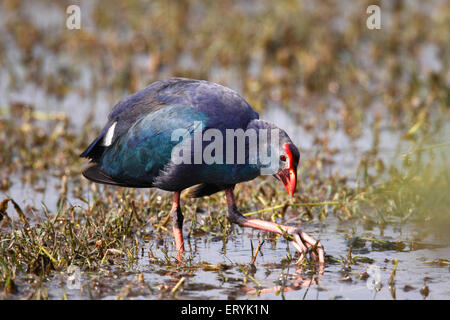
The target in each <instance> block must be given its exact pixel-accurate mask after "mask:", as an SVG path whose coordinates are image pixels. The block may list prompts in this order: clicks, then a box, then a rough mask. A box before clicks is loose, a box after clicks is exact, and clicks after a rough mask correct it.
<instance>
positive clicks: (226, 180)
mask: <svg viewBox="0 0 450 320" xmlns="http://www.w3.org/2000/svg"><path fill="white" fill-rule="evenodd" d="M177 130H178V132H179V133H180V132H181V134H178V135H175V138H174V132H176V131H177ZM180 130H181V131H180ZM230 132H231V133H233V134H234V135H232V134H230V135H229V136H227V134H228V133H230ZM238 133H240V134H241V135H242V134H244V139H243V140H244V143H242V140H241V145H240V147H239V145H236V140H237V138H236V136H237V135H238ZM250 133H254V136H253V138H252V134H250ZM275 133H276V135H275ZM198 134H199V135H198ZM202 134H203V136H202ZM205 135H207V137H206V138H205ZM220 135H222V137H219V136H220ZM255 136H256V139H254V137H255ZM197 137H201V138H200V140H199V139H197ZM223 137H225V139H224V138H223ZM227 137H231V138H230V139H226V138H227ZM213 138H214V141H213ZM225 140H226V142H225ZM230 141H231V142H233V143H234V144H233V143H231V144H229V145H231V147H229V145H227V143H230ZM208 142H210V143H209V144H208ZM213 142H214V143H215V144H214V146H215V148H212V147H211V144H212V143H213ZM239 148H241V149H239ZM212 149H213V150H212ZM255 150H257V151H255ZM261 150H262V151H261ZM176 151H177V152H176ZM207 151H209V152H207ZM264 152H266V155H270V157H272V158H270V159H272V160H273V157H275V156H276V157H278V158H276V159H275V160H276V161H263V157H262V155H263V154H264ZM242 153H243V155H242ZM202 155H203V156H205V155H209V157H210V158H211V157H212V158H213V159H212V160H214V161H211V159H207V157H205V159H202V157H201V156H202ZM220 156H222V158H220ZM80 157H82V158H87V159H89V160H90V162H91V163H92V165H90V166H89V167H87V168H86V169H84V170H83V171H82V175H83V176H84V177H85V178H87V179H88V180H91V181H93V182H96V183H100V184H107V185H114V186H120V187H131V188H158V189H161V190H165V191H171V192H173V202H172V208H171V210H170V213H169V215H170V218H171V221H172V232H173V237H174V240H175V246H176V252H177V256H176V259H177V260H179V261H180V262H181V261H183V257H184V253H185V248H184V239H183V232H182V228H183V220H184V216H183V213H182V210H181V204H180V195H181V192H182V191H184V190H187V191H186V192H187V193H188V196H190V197H194V198H199V197H205V196H210V195H212V194H215V193H217V192H221V191H224V192H225V197H226V203H227V213H228V218H229V221H230V223H231V224H237V225H239V226H241V227H248V228H253V229H257V230H262V231H267V232H272V233H277V234H281V235H284V236H285V237H286V239H288V240H291V242H292V244H293V246H294V247H295V248H296V250H297V251H298V252H299V253H300V258H299V260H303V259H304V258H306V256H307V254H308V253H309V254H310V256H311V258H313V260H315V261H316V262H319V264H321V265H323V263H324V256H325V253H324V248H323V246H322V245H321V243H320V242H319V241H316V240H315V239H314V238H313V237H312V236H310V235H308V234H307V233H306V232H304V231H302V229H300V228H299V227H296V226H290V225H281V224H277V223H275V222H270V221H265V220H261V219H254V218H247V217H246V216H244V215H243V214H242V213H241V212H240V211H239V209H238V207H237V204H236V199H235V196H234V188H235V186H236V184H238V183H241V182H245V181H250V180H253V179H255V178H257V177H258V176H260V175H262V174H263V173H265V174H272V175H273V177H275V178H276V179H278V180H279V181H281V183H282V184H283V186H284V187H285V189H286V191H287V192H288V193H289V194H290V195H291V196H293V194H294V192H295V191H296V185H297V167H298V165H299V161H300V152H299V150H298V148H297V147H296V146H295V144H294V143H293V142H292V140H291V139H290V137H289V135H288V134H287V133H286V132H285V130H283V129H281V128H278V127H277V126H276V125H275V124H273V123H271V122H268V121H265V120H261V119H259V114H258V113H257V112H256V111H255V110H254V109H253V108H252V107H251V106H250V105H249V103H248V102H247V101H246V100H245V99H244V98H243V97H242V96H241V95H239V94H238V93H237V92H236V91H234V90H232V89H230V88H227V87H225V86H222V85H220V84H216V83H213V82H209V81H206V80H195V79H188V78H170V79H167V80H160V81H156V82H153V83H151V84H150V85H148V86H147V87H145V88H144V89H142V90H140V91H138V92H136V93H134V94H132V95H129V96H127V97H125V98H124V99H122V100H120V101H119V102H118V103H117V104H116V105H115V106H114V107H113V109H112V111H111V112H110V113H109V115H108V119H107V123H106V125H105V126H104V127H103V129H102V130H101V132H100V134H99V135H98V136H97V137H96V138H95V139H94V140H93V142H92V143H91V144H90V145H89V146H88V147H87V149H86V150H85V151H84V152H83V153H81V155H80ZM181 160H184V161H181ZM269 163H270V165H269Z"/></svg>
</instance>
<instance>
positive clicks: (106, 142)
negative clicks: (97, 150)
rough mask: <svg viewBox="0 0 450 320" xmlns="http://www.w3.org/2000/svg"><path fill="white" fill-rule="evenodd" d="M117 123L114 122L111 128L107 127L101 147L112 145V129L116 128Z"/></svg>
mask: <svg viewBox="0 0 450 320" xmlns="http://www.w3.org/2000/svg"><path fill="white" fill-rule="evenodd" d="M116 124H117V121H116V122H114V123H113V124H112V125H111V127H109V129H108V131H107V132H106V135H105V137H104V138H103V146H105V147H109V146H110V145H111V143H112V139H113V137H114V129H115V128H116Z"/></svg>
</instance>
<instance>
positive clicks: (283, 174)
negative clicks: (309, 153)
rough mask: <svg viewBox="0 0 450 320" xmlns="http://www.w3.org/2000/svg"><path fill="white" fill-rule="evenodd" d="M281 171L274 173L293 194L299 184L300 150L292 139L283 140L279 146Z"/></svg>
mask: <svg viewBox="0 0 450 320" xmlns="http://www.w3.org/2000/svg"><path fill="white" fill-rule="evenodd" d="M279 148H280V149H279V155H280V157H279V159H280V160H279V171H278V172H277V173H275V174H274V176H275V178H277V179H278V180H280V181H281V182H282V183H283V185H284V187H285V189H286V191H287V192H288V193H289V194H290V195H291V196H292V195H294V192H295V189H296V186H297V166H298V163H299V161H300V152H299V151H298V149H297V147H296V146H295V144H293V143H292V142H291V141H290V139H289V141H286V140H285V141H283V140H282V141H281V143H280V147H279Z"/></svg>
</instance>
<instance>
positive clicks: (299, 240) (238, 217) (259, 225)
mask: <svg viewBox="0 0 450 320" xmlns="http://www.w3.org/2000/svg"><path fill="white" fill-rule="evenodd" d="M225 194H226V197H227V204H228V216H229V218H230V220H231V222H232V223H236V224H239V225H240V226H242V227H249V228H253V229H258V230H263V231H268V232H274V233H278V234H284V233H287V234H289V235H291V236H292V238H293V239H294V240H293V242H292V244H293V245H294V247H295V248H296V249H297V251H299V252H300V259H299V261H301V260H303V259H304V258H305V257H306V254H307V253H308V252H310V254H311V256H312V257H313V258H314V259H316V260H318V262H319V266H320V267H321V269H322V268H323V266H324V264H325V252H324V250H323V247H322V245H321V244H320V242H318V241H316V240H315V239H314V238H313V237H311V236H310V235H308V234H307V233H305V232H303V231H302V230H301V229H300V228H297V227H292V226H286V225H280V224H277V223H274V222H270V221H265V220H261V219H248V218H246V217H245V216H243V215H242V214H241V213H240V212H239V210H238V209H237V207H236V201H235V198H234V194H233V189H231V188H229V189H226V190H225ZM314 248H316V249H317V250H314ZM313 251H317V255H318V257H317V256H316V253H315V252H313Z"/></svg>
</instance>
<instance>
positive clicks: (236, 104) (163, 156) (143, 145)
mask: <svg viewBox="0 0 450 320" xmlns="http://www.w3.org/2000/svg"><path fill="white" fill-rule="evenodd" d="M258 118H259V116H258V113H257V112H255V111H254V110H253V109H252V108H251V107H250V105H249V104H248V103H247V102H246V101H245V100H244V99H243V98H242V97H241V96H240V95H239V94H238V93H236V92H235V91H233V90H231V89H229V88H226V87H223V86H220V85H218V84H215V83H211V82H208V81H201V80H191V79H182V78H173V79H169V80H166V81H158V82H155V83H153V84H151V85H149V86H148V87H146V88H145V89H143V90H141V91H139V92H137V93H135V94H133V95H131V96H129V97H127V98H125V99H123V100H122V101H120V102H119V103H118V104H117V105H116V106H115V107H114V108H113V110H112V111H111V113H110V115H109V116H108V123H107V124H106V126H105V127H104V128H103V130H102V131H101V133H100V135H99V136H98V137H97V138H96V139H95V140H94V142H93V143H92V144H91V145H90V146H89V147H88V148H87V150H86V151H85V152H83V153H82V155H81V156H82V157H87V158H91V159H92V160H93V162H95V163H96V164H97V165H96V166H93V167H91V168H88V169H87V170H86V171H85V172H84V175H85V176H86V177H87V178H88V179H91V180H93V181H97V182H100V183H108V184H115V185H121V186H130V187H158V188H160V189H164V190H169V191H181V190H183V189H185V188H188V187H190V186H193V185H197V184H208V185H210V188H209V189H210V190H213V189H219V190H222V189H223V188H225V187H226V186H229V185H234V184H236V183H238V182H240V181H246V180H251V179H254V178H255V177H257V176H258V175H259V171H258V168H257V167H256V166H251V165H237V164H236V165H226V164H212V165H204V164H203V165H202V164H191V165H189V164H180V165H174V164H173V163H171V161H170V159H171V151H172V148H173V147H174V146H175V145H176V144H177V141H172V140H171V133H172V132H173V130H175V129H178V128H184V129H188V130H189V132H190V133H191V134H192V132H193V130H194V124H195V122H196V121H201V122H202V124H203V129H204V130H206V129H208V128H215V129H218V130H220V131H221V132H223V133H225V130H226V129H238V128H241V129H243V130H245V129H246V128H247V125H248V124H249V123H250V122H251V121H252V120H255V119H258ZM112 129H114V130H112ZM109 131H113V132H112V133H111V132H109ZM108 135H109V136H108ZM213 185H214V186H215V187H214V188H213Z"/></svg>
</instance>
